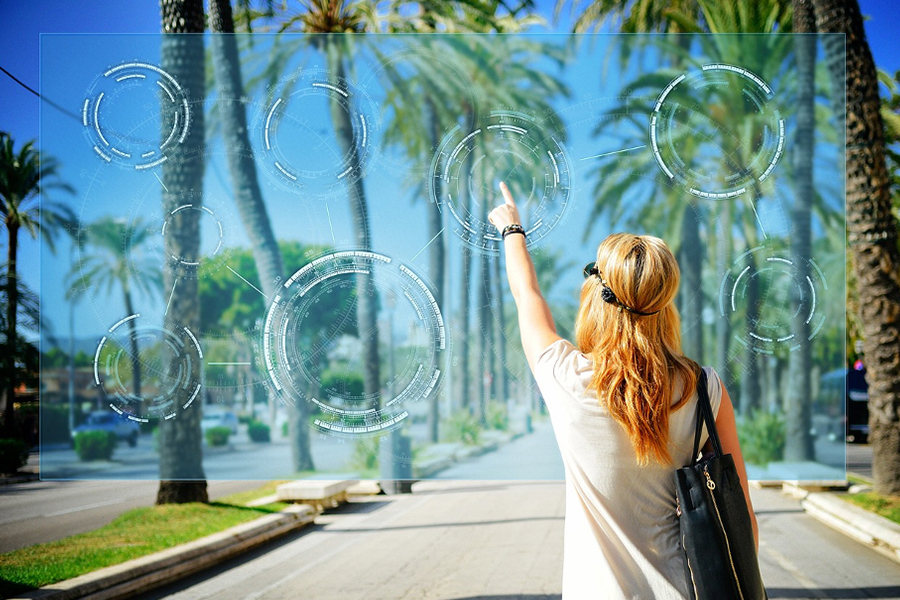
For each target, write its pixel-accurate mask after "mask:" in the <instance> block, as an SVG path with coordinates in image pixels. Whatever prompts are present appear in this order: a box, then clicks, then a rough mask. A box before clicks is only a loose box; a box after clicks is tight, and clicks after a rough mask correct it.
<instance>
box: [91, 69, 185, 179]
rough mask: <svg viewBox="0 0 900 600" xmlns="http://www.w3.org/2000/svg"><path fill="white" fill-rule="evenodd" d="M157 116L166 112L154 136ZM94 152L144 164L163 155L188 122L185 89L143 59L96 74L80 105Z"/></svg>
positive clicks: (133, 165) (106, 158)
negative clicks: (166, 123)
mask: <svg viewBox="0 0 900 600" xmlns="http://www.w3.org/2000/svg"><path fill="white" fill-rule="evenodd" d="M163 115H171V116H170V118H169V119H167V121H171V126H170V127H169V129H168V131H166V132H164V133H163V139H162V141H160V137H161V136H160V130H161V128H162V126H161V123H162V122H163ZM81 123H82V125H83V126H84V132H85V135H86V136H87V138H88V142H89V143H90V144H91V146H92V147H93V150H94V152H95V153H96V154H97V156H99V157H100V158H101V159H102V160H104V161H106V162H107V163H112V164H116V165H119V166H122V167H125V168H129V169H137V170H139V171H140V170H143V169H150V168H153V167H155V166H157V165H160V164H162V163H163V162H165V161H166V160H167V159H168V154H167V152H169V151H171V150H172V149H173V148H175V147H176V146H178V144H180V143H181V142H183V141H184V138H185V136H186V135H187V133H188V130H189V129H190V127H191V107H190V103H189V102H188V94H187V90H185V89H184V88H183V87H182V86H181V85H180V84H179V83H178V81H177V80H176V79H175V78H174V77H173V76H172V75H170V74H169V73H167V72H166V71H164V70H163V69H161V68H160V67H158V66H156V65H152V64H149V63H145V62H137V61H132V62H126V63H122V64H120V65H118V66H115V67H112V68H111V69H109V70H108V71H106V72H105V73H103V74H102V75H101V76H99V77H98V78H97V79H96V80H95V81H94V83H93V85H92V86H91V88H90V89H89V90H88V93H87V98H85V99H84V103H83V105H82V108H81Z"/></svg>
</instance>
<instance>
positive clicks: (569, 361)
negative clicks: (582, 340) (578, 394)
mask: <svg viewBox="0 0 900 600" xmlns="http://www.w3.org/2000/svg"><path fill="white" fill-rule="evenodd" d="M593 368H594V363H593V361H592V360H591V357H590V356H587V355H585V354H583V353H582V352H581V350H579V349H578V347H577V346H575V345H574V344H573V343H572V342H570V341H569V340H566V339H559V340H556V341H555V342H553V343H552V344H550V345H549V346H547V347H546V348H544V350H543V352H541V354H540V355H539V356H538V359H537V361H536V362H535V365H534V377H535V379H536V380H537V381H538V383H541V381H542V380H544V381H546V380H554V381H556V382H558V383H560V384H561V385H563V387H566V388H573V389H577V388H579V387H584V379H585V377H586V376H587V379H590V375H591V374H592V373H593Z"/></svg>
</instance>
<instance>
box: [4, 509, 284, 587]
mask: <svg viewBox="0 0 900 600" xmlns="http://www.w3.org/2000/svg"><path fill="white" fill-rule="evenodd" d="M268 493H271V492H268ZM245 494H247V493H245ZM241 495H244V494H235V496H241ZM265 495H267V494H266V493H262V494H260V496H265ZM284 506H286V505H284V504H268V505H266V506H261V507H254V508H248V507H246V506H239V505H236V504H226V503H223V502H214V503H211V504H200V503H192V504H167V505H163V506H151V507H148V508H138V509H135V510H130V511H128V512H126V513H123V514H121V515H119V516H118V517H117V518H116V519H115V520H114V521H112V522H111V523H109V524H108V525H106V526H104V527H101V528H100V529H96V530H94V531H89V532H87V533H82V534H79V535H74V536H71V537H67V538H64V539H61V540H58V541H55V542H50V543H47V544H38V545H36V546H30V547H28V548H22V549H20V550H15V551H13V552H9V553H7V554H2V555H0V597H4V598H6V597H9V596H11V595H13V594H17V593H20V592H23V591H26V590H29V589H33V588H37V587H41V586H44V585H48V584H51V583H56V582H57V581H62V580H64V579H70V578H72V577H77V576H78V575H83V574H84V573H89V572H91V571H96V570H97V569H102V568H103V567H108V566H110V565H115V564H119V563H122V562H125V561H127V560H131V559H133V558H139V557H141V556H146V555H148V554H152V553H153V552H158V551H160V550H165V549H167V548H171V547H173V546H177V545H178V544H183V543H185V542H190V541H193V540H196V539H198V538H201V537H204V536H207V535H211V534H213V533H218V532H219V531H223V530H225V529H228V528H229V527H233V526H235V525H239V524H241V523H245V522H247V521H252V520H253V519H256V518H259V517H262V516H264V515H266V514H269V513H273V512H277V511H278V510H281V509H282V508H283V507H284Z"/></svg>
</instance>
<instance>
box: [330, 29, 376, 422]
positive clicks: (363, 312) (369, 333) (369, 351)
mask: <svg viewBox="0 0 900 600" xmlns="http://www.w3.org/2000/svg"><path fill="white" fill-rule="evenodd" d="M338 43H340V42H335V41H333V40H329V41H327V42H326V43H325V48H326V53H327V59H328V67H329V70H330V71H331V72H332V73H334V74H335V75H337V76H338V77H340V78H343V76H344V64H343V60H342V58H341V56H340V50H339V48H338V47H337V44H338ZM330 108H331V120H332V123H333V124H334V130H335V134H336V136H337V139H338V143H339V144H340V146H341V151H342V152H344V154H346V155H350V156H352V160H351V168H352V169H354V170H358V169H359V168H360V164H359V154H358V152H357V148H356V145H355V144H356V140H355V138H354V135H353V124H352V123H351V122H350V116H349V115H348V114H347V112H346V111H345V110H344V109H343V107H341V105H340V104H339V103H338V102H337V101H336V100H335V101H333V102H331V107H330ZM347 193H348V195H349V199H350V214H351V215H353V235H354V238H355V241H356V247H357V248H358V249H359V250H371V248H372V241H371V237H370V233H369V209H368V206H367V203H366V193H365V189H364V188H363V181H362V178H361V177H356V178H353V180H352V182H351V183H349V184H348V186H347ZM356 290H357V292H356V322H357V329H358V331H359V337H360V343H361V345H362V353H363V389H364V390H365V393H366V395H368V396H369V397H373V398H377V397H378V393H379V391H380V389H381V383H380V381H379V370H380V363H379V358H378V322H377V320H376V314H375V306H376V304H375V285H374V281H373V279H372V275H371V274H367V273H357V274H356ZM375 402H376V403H377V402H378V401H377V400H376V401H375ZM372 408H378V406H372Z"/></svg>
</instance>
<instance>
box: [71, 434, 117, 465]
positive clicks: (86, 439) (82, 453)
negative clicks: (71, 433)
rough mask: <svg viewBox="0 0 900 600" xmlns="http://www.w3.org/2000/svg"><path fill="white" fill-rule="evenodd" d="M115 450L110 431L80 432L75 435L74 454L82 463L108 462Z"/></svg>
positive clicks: (114, 440) (114, 439) (113, 439)
mask: <svg viewBox="0 0 900 600" xmlns="http://www.w3.org/2000/svg"><path fill="white" fill-rule="evenodd" d="M115 448H116V434H115V433H113V432H112V431H82V432H79V433H77V434H76V435H75V452H76V453H77V454H78V458H79V459H80V460H83V461H90V460H109V459H111V458H112V455H113V450H115Z"/></svg>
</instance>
